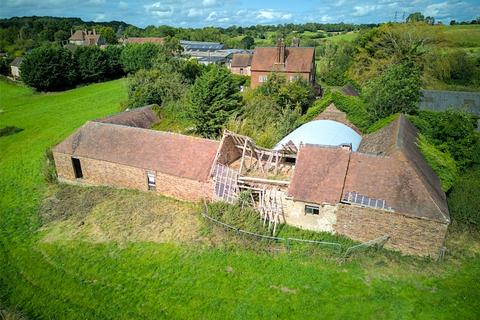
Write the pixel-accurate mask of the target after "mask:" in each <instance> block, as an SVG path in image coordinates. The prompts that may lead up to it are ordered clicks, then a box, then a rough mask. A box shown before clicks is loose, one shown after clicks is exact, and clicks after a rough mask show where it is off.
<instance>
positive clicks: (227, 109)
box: [190, 66, 241, 138]
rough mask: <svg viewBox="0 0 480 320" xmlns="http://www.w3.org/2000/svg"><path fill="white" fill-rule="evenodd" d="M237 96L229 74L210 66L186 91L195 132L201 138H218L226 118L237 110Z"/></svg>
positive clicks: (237, 92) (238, 100)
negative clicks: (189, 89) (187, 91)
mask: <svg viewBox="0 0 480 320" xmlns="http://www.w3.org/2000/svg"><path fill="white" fill-rule="evenodd" d="M240 101H241V97H240V94H239V88H238V86H237V85H236V83H235V81H234V79H233V77H232V75H231V73H230V72H229V71H228V70H227V69H225V68H222V67H218V66H213V67H212V68H211V69H210V70H209V71H208V72H205V73H204V74H203V75H201V76H200V77H199V78H198V79H197V80H196V81H195V84H194V85H193V87H192V90H191V92H190V103H191V110H190V114H191V117H192V119H193V121H194V124H195V129H196V132H197V133H199V134H201V135H202V136H203V137H209V138H214V137H216V136H218V134H219V133H220V130H221V128H222V126H223V125H224V124H225V123H226V122H227V120H228V119H229V117H230V116H232V114H234V113H235V112H238V111H240V107H241V102H240Z"/></svg>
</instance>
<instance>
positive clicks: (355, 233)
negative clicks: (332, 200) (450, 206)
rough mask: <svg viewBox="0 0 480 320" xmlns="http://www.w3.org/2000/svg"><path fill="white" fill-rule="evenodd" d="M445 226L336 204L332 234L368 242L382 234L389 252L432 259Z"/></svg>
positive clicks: (442, 240) (440, 244)
mask: <svg viewBox="0 0 480 320" xmlns="http://www.w3.org/2000/svg"><path fill="white" fill-rule="evenodd" d="M447 227H448V224H446V223H440V222H436V221H431V220H425V219H419V218H411V217H407V216H404V215H401V214H399V213H395V212H386V211H381V210H375V209H369V208H361V207H356V206H350V205H344V204H340V205H338V209H337V222H336V225H335V231H336V232H337V233H339V234H342V235H345V236H347V237H349V238H352V239H353V240H357V241H368V240H372V239H375V238H377V237H380V236H383V235H389V236H390V239H389V240H388V241H387V243H386V244H385V247H387V248H389V249H395V250H399V251H401V252H403V253H407V254H413V255H420V256H431V257H433V258H436V257H437V256H438V253H439V251H440V249H441V248H442V246H443V245H444V240H445V235H446V232H447Z"/></svg>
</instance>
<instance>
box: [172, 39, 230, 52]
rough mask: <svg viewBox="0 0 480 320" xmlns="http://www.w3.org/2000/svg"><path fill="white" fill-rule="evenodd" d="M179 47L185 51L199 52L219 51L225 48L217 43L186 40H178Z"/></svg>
mask: <svg viewBox="0 0 480 320" xmlns="http://www.w3.org/2000/svg"><path fill="white" fill-rule="evenodd" d="M180 45H181V46H182V47H183V48H184V49H185V50H200V51H207V50H220V49H223V48H225V45H223V44H222V43H218V42H205V41H188V40H180Z"/></svg>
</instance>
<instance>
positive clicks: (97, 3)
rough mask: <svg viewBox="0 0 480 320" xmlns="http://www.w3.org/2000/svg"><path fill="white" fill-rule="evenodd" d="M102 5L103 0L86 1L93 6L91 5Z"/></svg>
mask: <svg viewBox="0 0 480 320" xmlns="http://www.w3.org/2000/svg"><path fill="white" fill-rule="evenodd" d="M104 3H105V0H89V1H88V4H93V5H100V4H104Z"/></svg>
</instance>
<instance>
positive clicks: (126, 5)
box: [118, 1, 128, 10]
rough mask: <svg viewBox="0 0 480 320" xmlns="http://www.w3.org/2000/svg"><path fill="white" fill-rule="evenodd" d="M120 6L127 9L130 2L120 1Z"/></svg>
mask: <svg viewBox="0 0 480 320" xmlns="http://www.w3.org/2000/svg"><path fill="white" fill-rule="evenodd" d="M118 7H119V8H120V9H122V10H126V9H128V2H125V1H120V2H119V3H118Z"/></svg>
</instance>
